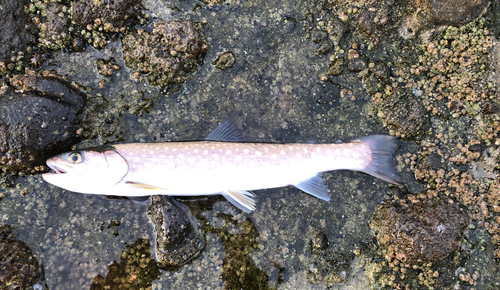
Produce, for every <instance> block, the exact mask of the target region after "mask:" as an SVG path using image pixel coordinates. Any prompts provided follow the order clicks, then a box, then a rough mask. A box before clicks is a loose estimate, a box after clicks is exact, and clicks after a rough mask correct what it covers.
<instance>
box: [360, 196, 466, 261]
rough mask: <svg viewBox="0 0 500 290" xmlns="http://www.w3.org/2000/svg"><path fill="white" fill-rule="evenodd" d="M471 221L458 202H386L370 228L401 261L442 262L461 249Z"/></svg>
mask: <svg viewBox="0 0 500 290" xmlns="http://www.w3.org/2000/svg"><path fill="white" fill-rule="evenodd" d="M467 224H468V217H467V214H465V213H464V212H462V211H461V210H460V209H459V208H458V207H457V206H456V205H454V204H448V203H445V202H443V201H434V200H426V201H424V202H420V203H402V202H397V201H396V202H390V201H389V202H385V203H383V204H382V205H380V206H379V207H378V208H377V210H376V211H375V214H374V216H373V220H372V222H371V224H370V225H371V227H372V228H373V229H374V230H375V231H376V238H377V240H378V242H379V243H380V245H381V246H382V247H383V248H385V249H387V251H388V252H390V254H391V255H392V254H394V255H395V256H396V257H397V259H398V260H400V261H402V262H412V263H415V262H417V263H419V262H422V263H425V262H439V261H441V260H442V259H444V258H445V257H446V256H448V255H449V254H451V253H452V252H454V251H456V250H458V249H459V247H460V244H461V242H462V237H463V235H464V231H465V228H466V227H467Z"/></svg>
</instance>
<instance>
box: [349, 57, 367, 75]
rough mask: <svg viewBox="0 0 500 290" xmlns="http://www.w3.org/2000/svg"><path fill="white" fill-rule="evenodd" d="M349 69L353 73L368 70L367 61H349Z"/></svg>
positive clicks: (357, 59) (356, 59)
mask: <svg viewBox="0 0 500 290" xmlns="http://www.w3.org/2000/svg"><path fill="white" fill-rule="evenodd" d="M347 68H348V69H349V70H350V71H352V72H356V73H357V72H360V71H362V70H364V69H365V68H366V61H365V60H364V59H362V58H355V59H351V60H349V62H348V63H347Z"/></svg>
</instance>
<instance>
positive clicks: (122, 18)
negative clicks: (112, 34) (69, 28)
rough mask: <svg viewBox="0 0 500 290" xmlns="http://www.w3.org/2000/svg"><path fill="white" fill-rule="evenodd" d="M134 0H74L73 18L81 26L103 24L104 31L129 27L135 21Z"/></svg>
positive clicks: (135, 4)
mask: <svg viewBox="0 0 500 290" xmlns="http://www.w3.org/2000/svg"><path fill="white" fill-rule="evenodd" d="M138 4H139V1H136V0H100V1H94V0H76V1H74V2H73V5H72V10H73V20H74V21H75V22H76V23H77V24H79V25H82V26H87V25H94V24H97V25H103V27H106V26H110V27H107V29H105V30H106V31H114V30H117V29H118V30H119V28H121V27H131V26H133V25H135V24H136V23H137V9H138Z"/></svg>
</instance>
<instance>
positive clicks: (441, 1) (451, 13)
mask: <svg viewBox="0 0 500 290" xmlns="http://www.w3.org/2000/svg"><path fill="white" fill-rule="evenodd" d="M489 3H490V1H489V0H430V1H429V10H430V12H431V13H432V16H433V17H434V21H435V22H436V23H437V24H444V25H460V24H466V23H468V22H470V21H472V20H473V19H475V18H476V17H478V16H479V15H481V13H482V12H483V10H484V8H486V7H487V6H488V4H489Z"/></svg>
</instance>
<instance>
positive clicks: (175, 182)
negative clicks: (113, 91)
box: [43, 125, 401, 212]
mask: <svg viewBox="0 0 500 290" xmlns="http://www.w3.org/2000/svg"><path fill="white" fill-rule="evenodd" d="M225 126H227V125H225ZM226 129H227V128H226ZM216 130H217V129H216ZM221 130H222V129H221ZM395 142H396V139H395V138H393V137H391V136H387V135H372V136H368V137H363V138H360V139H358V140H354V141H352V142H350V143H342V144H272V143H247V142H220V141H193V142H166V143H130V144H116V145H111V146H104V147H101V148H94V149H92V148H91V149H84V150H76V151H72V152H68V153H63V154H60V155H57V156H54V157H52V158H50V159H49V160H47V165H48V166H49V167H50V168H52V169H53V170H54V171H55V173H46V174H44V175H43V178H44V179H45V180H46V181H47V182H49V183H52V184H54V185H57V186H59V187H62V188H65V189H68V190H71V191H74V192H80V193H88V194H103V195H118V196H129V197H137V196H150V195H157V194H166V195H178V196H186V195H213V194H222V195H224V196H225V197H226V198H227V199H228V200H229V201H230V202H231V203H233V204H234V205H236V206H237V207H239V208H240V209H242V210H244V211H247V212H248V211H252V210H254V209H255V202H254V200H253V198H252V197H253V195H252V194H251V193H250V192H249V191H252V190H258V189H265V188H276V187H282V186H288V185H293V186H295V187H297V188H299V189H301V190H303V191H305V192H307V193H309V194H311V195H314V196H316V197H318V198H321V199H323V200H329V195H328V189H327V188H326V187H325V185H324V184H323V180H322V178H321V173H322V172H325V171H332V170H339V169H347V170H355V171H361V172H365V173H368V174H371V175H373V176H376V177H379V178H381V179H383V180H386V181H388V182H391V183H394V184H397V185H401V181H400V179H399V177H398V176H397V174H396V172H395V170H394V168H393V166H392V154H393V152H394V150H395V149H396V145H395V144H396V143H395Z"/></svg>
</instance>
